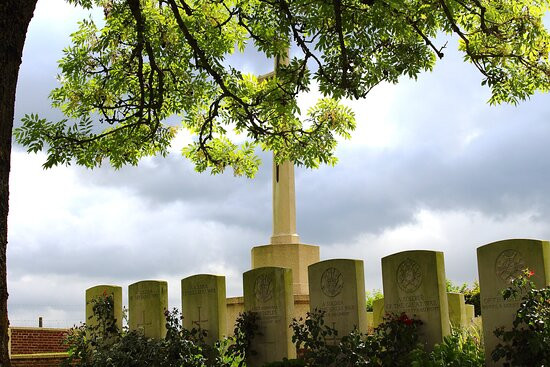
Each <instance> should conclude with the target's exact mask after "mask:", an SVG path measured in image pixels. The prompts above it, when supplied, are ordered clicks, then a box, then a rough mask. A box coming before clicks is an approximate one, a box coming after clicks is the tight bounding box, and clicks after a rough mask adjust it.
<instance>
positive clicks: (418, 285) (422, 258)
mask: <svg viewBox="0 0 550 367" xmlns="http://www.w3.org/2000/svg"><path fill="white" fill-rule="evenodd" d="M382 281H383V287H384V308H385V312H386V313H394V314H397V315H400V314H401V313H402V312H404V313H406V314H407V316H408V317H410V318H417V319H420V320H421V321H422V322H423V324H422V326H421V327H420V329H419V331H420V340H421V341H423V342H424V343H425V344H426V346H427V348H428V349H431V348H433V346H434V344H436V343H440V342H441V341H442V340H443V337H444V336H445V335H448V334H449V333H450V326H449V309H448V303H447V292H446V285H445V282H446V280H445V263H444V259H443V252H439V251H424V250H415V251H404V252H399V253H396V254H393V255H389V256H386V257H384V258H382Z"/></svg>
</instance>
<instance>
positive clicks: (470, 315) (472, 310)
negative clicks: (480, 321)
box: [466, 304, 476, 325]
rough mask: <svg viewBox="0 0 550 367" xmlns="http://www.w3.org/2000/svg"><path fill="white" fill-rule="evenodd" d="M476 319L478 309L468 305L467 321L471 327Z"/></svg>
mask: <svg viewBox="0 0 550 367" xmlns="http://www.w3.org/2000/svg"><path fill="white" fill-rule="evenodd" d="M475 317H476V308H475V306H474V305H468V304H467V305H466V321H467V323H468V325H471V324H472V323H473V322H474V318H475Z"/></svg>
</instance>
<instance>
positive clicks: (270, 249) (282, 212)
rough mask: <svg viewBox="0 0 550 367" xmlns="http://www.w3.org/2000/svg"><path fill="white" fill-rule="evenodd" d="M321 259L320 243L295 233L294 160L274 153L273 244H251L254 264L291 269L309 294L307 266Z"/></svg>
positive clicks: (297, 288) (279, 60)
mask: <svg viewBox="0 0 550 367" xmlns="http://www.w3.org/2000/svg"><path fill="white" fill-rule="evenodd" d="M289 54H290V50H289V49H288V48H287V50H286V55H284V56H277V57H275V70H274V71H272V72H270V73H268V74H264V75H262V76H260V77H259V78H258V80H259V81H260V82H261V81H263V80H266V79H269V78H272V77H274V76H275V75H276V74H277V70H278V69H279V67H280V66H281V65H288V64H289ZM318 261H319V247H318V246H313V245H305V244H302V243H300V236H298V234H297V233H296V194H295V189H294V164H293V163H292V162H290V161H285V162H282V163H280V164H277V163H276V162H275V157H273V234H272V236H271V240H270V244H269V245H264V246H256V247H254V248H252V268H253V269H256V268H259V267H262V266H278V267H283V268H290V269H292V277H293V292H294V294H304V295H305V294H308V273H307V267H308V266H309V265H311V264H313V263H316V262H318Z"/></svg>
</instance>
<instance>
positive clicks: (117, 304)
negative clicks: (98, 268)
mask: <svg viewBox="0 0 550 367" xmlns="http://www.w3.org/2000/svg"><path fill="white" fill-rule="evenodd" d="M106 296H111V297H113V315H112V317H113V318H114V319H115V320H116V325H117V327H118V330H119V331H122V287H120V286H118V285H105V284H102V285H96V286H95V287H91V288H88V289H86V324H88V325H97V318H96V317H95V316H94V310H93V300H94V299H97V298H98V297H106Z"/></svg>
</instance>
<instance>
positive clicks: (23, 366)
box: [11, 356, 63, 367]
mask: <svg viewBox="0 0 550 367" xmlns="http://www.w3.org/2000/svg"><path fill="white" fill-rule="evenodd" d="M62 360H63V358H58V357H57V358H56V357H46V358H45V357H43V356H40V357H28V358H17V359H13V358H12V359H11V365H12V367H59V366H60V365H61V361H62Z"/></svg>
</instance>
